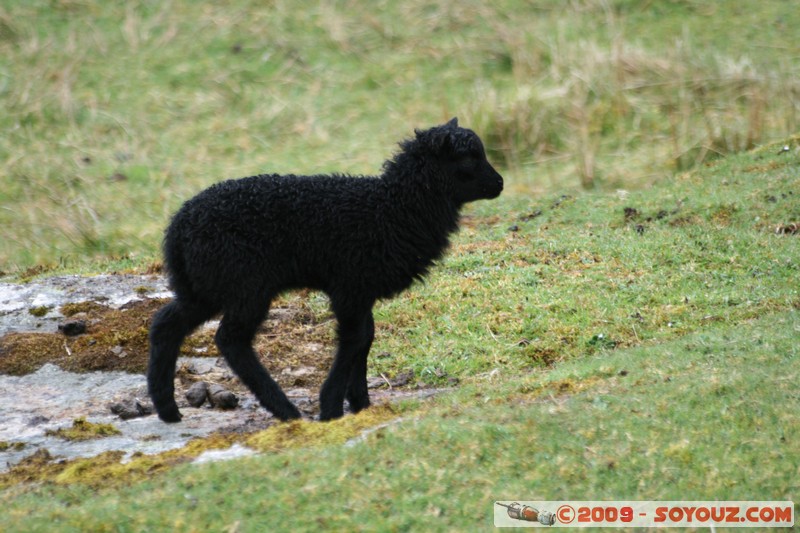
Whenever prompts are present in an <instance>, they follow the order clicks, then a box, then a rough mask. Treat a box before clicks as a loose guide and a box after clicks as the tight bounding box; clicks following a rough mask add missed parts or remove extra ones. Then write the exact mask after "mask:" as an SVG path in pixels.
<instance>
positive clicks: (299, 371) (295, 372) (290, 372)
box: [281, 366, 316, 378]
mask: <svg viewBox="0 0 800 533" xmlns="http://www.w3.org/2000/svg"><path fill="white" fill-rule="evenodd" d="M315 370H316V369H314V368H312V367H310V366H299V367H297V368H291V367H289V368H284V369H283V370H282V371H281V374H283V375H285V376H291V377H293V378H300V377H303V376H308V375H310V374H313V373H314V372H315Z"/></svg>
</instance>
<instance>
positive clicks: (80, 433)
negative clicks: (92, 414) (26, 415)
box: [45, 417, 122, 441]
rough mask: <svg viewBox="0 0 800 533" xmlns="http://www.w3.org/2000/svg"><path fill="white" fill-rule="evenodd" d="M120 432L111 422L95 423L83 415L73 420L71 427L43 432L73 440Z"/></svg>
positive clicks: (108, 435) (119, 433)
mask: <svg viewBox="0 0 800 533" xmlns="http://www.w3.org/2000/svg"><path fill="white" fill-rule="evenodd" d="M121 434H122V432H121V431H120V430H118V429H117V428H115V427H114V426H112V425H111V424H95V423H93V422H89V421H88V420H86V419H85V418H83V417H80V418H76V419H75V420H73V421H72V427H71V428H60V429H52V430H47V431H46V432H45V435H48V436H53V437H59V438H62V439H64V440H73V441H80V440H90V439H98V438H102V437H110V436H112V435H121Z"/></svg>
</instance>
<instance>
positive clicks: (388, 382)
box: [367, 370, 414, 389]
mask: <svg viewBox="0 0 800 533" xmlns="http://www.w3.org/2000/svg"><path fill="white" fill-rule="evenodd" d="M413 378H414V371H413V370H409V371H408V372H400V373H399V374H397V375H396V376H395V377H394V378H393V379H387V378H385V377H384V376H376V377H371V378H367V388H368V389H378V388H381V387H385V386H388V387H389V388H390V389H391V388H392V387H402V386H404V385H408V383H409V382H410V381H411V380H412V379H413Z"/></svg>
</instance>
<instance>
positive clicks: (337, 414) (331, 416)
mask: <svg viewBox="0 0 800 533" xmlns="http://www.w3.org/2000/svg"><path fill="white" fill-rule="evenodd" d="M342 416H344V409H343V408H341V407H340V408H339V410H338V411H327V412H326V411H322V412H320V414H319V421H320V422H327V421H328V420H336V419H337V418H342Z"/></svg>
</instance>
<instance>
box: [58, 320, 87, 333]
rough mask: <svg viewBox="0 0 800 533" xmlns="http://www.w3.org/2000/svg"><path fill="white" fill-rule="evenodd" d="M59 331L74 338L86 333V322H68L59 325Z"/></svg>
mask: <svg viewBox="0 0 800 533" xmlns="http://www.w3.org/2000/svg"><path fill="white" fill-rule="evenodd" d="M58 331H60V332H61V333H63V334H64V335H66V336H67V337H74V336H76V335H82V334H84V333H86V321H85V320H67V321H66V322H63V323H61V324H59V325H58Z"/></svg>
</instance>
